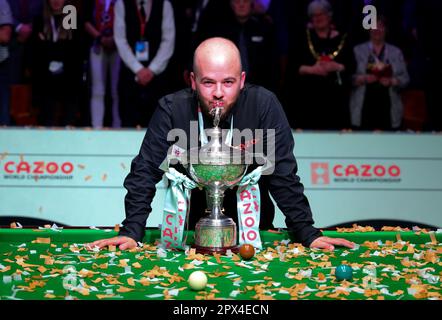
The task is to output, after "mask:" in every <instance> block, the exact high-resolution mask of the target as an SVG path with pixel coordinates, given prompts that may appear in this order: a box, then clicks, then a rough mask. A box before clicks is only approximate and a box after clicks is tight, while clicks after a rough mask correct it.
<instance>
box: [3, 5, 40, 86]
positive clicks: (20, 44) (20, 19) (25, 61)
mask: <svg viewBox="0 0 442 320" xmlns="http://www.w3.org/2000/svg"><path fill="white" fill-rule="evenodd" d="M7 1H8V2H9V5H10V7H11V11H12V15H13V19H14V24H13V29H14V30H13V31H14V32H13V38H12V40H11V45H10V59H11V61H10V63H11V75H10V77H11V83H12V84H22V83H26V82H27V80H28V73H27V72H26V70H28V68H29V63H30V60H31V53H30V50H29V46H30V39H31V35H32V30H33V21H34V19H35V18H36V17H37V16H39V15H41V12H42V10H43V0H7Z"/></svg>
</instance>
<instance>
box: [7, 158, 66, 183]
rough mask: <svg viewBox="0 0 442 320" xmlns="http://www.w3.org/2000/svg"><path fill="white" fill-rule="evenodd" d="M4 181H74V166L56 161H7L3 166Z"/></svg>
mask: <svg viewBox="0 0 442 320" xmlns="http://www.w3.org/2000/svg"><path fill="white" fill-rule="evenodd" d="M1 168H2V171H3V172H2V173H3V178H4V179H10V180H24V179H34V180H39V179H72V178H73V176H72V174H73V172H74V168H75V167H74V164H73V163H72V162H69V161H66V162H55V161H18V162H16V161H7V162H5V163H4V164H3V165H2V166H1Z"/></svg>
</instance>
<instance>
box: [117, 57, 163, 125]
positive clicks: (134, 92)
mask: <svg viewBox="0 0 442 320" xmlns="http://www.w3.org/2000/svg"><path fill="white" fill-rule="evenodd" d="M166 89H167V88H165V80H164V76H163V75H158V76H155V77H154V78H153V80H152V81H151V82H150V83H149V84H148V85H147V86H141V85H139V84H138V83H137V82H136V81H135V74H134V73H133V72H132V71H131V70H130V69H128V68H127V67H126V66H123V65H122V66H121V70H120V78H119V81H118V94H119V108H120V117H121V125H122V127H125V128H134V127H137V126H141V127H147V126H148V124H149V121H150V119H151V118H152V115H153V112H154V111H155V109H156V107H157V103H158V99H160V98H161V97H162V96H163V95H164V94H165V93H166Z"/></svg>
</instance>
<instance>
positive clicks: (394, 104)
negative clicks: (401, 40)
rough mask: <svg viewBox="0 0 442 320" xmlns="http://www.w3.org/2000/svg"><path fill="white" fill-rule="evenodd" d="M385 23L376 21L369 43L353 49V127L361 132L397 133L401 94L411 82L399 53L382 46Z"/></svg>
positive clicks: (388, 45)
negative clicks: (386, 131)
mask: <svg viewBox="0 0 442 320" xmlns="http://www.w3.org/2000/svg"><path fill="white" fill-rule="evenodd" d="M385 35H386V25H385V19H378V26H377V29H374V30H371V31H370V41H368V42H365V43H363V44H360V45H358V46H356V47H355V48H354V55H355V59H356V63H357V69H356V74H355V75H354V77H353V84H354V89H353V92H352V95H351V100H350V112H351V122H352V126H353V127H355V128H358V129H363V130H398V129H400V126H401V122H402V116H403V105H402V100H401V95H400V90H401V89H403V88H405V87H406V86H407V84H408V82H409V81H410V78H409V76H408V72H407V66H406V64H405V61H404V57H403V54H402V51H401V50H400V49H399V48H397V47H395V46H393V45H391V44H389V43H386V42H385Z"/></svg>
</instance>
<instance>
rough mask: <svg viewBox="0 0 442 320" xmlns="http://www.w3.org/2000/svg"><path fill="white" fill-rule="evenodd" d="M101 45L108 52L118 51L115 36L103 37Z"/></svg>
mask: <svg viewBox="0 0 442 320" xmlns="http://www.w3.org/2000/svg"><path fill="white" fill-rule="evenodd" d="M101 45H102V46H103V48H104V49H105V50H106V51H110V52H111V51H114V50H115V49H116V46H115V41H114V37H113V36H108V37H102V38H101Z"/></svg>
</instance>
